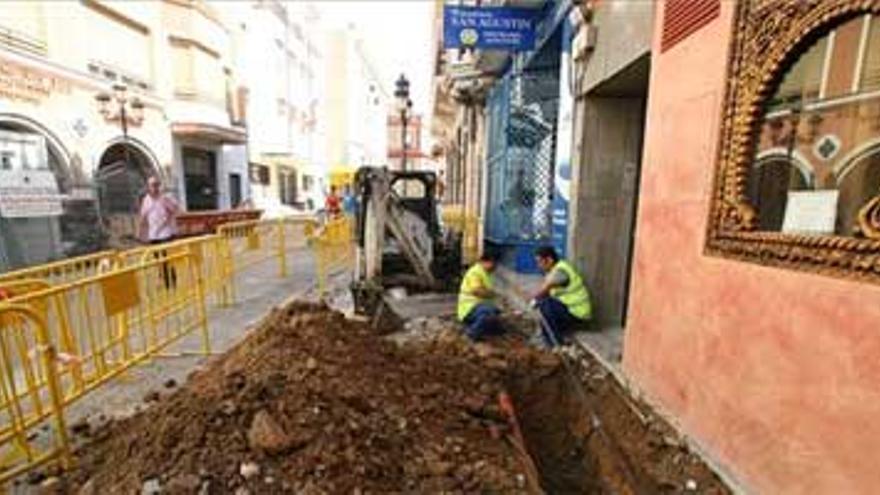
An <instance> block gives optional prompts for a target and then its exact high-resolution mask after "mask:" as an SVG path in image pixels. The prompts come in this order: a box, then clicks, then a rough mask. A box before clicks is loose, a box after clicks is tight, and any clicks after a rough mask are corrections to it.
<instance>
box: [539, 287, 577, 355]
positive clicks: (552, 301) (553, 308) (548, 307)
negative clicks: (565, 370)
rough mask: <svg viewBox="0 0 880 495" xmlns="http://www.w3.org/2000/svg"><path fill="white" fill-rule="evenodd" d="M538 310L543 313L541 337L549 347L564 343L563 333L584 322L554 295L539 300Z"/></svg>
mask: <svg viewBox="0 0 880 495" xmlns="http://www.w3.org/2000/svg"><path fill="white" fill-rule="evenodd" d="M537 308H538V311H539V312H540V313H541V319H542V321H541V338H542V339H543V340H544V344H545V345H547V346H548V347H555V346H557V345H559V344H561V343H562V339H563V335H564V334H566V333H568V332H569V330H571V329H572V328H573V327H574V326H575V325H577V324H578V323H581V322H583V320H581V319H580V318H578V317H576V316H574V315H573V314H571V313H570V312H569V311H568V308H567V307H566V306H565V304H562V301H560V300H559V299H556V298H553V297H545V298H543V299H539V300H538V301H537Z"/></svg>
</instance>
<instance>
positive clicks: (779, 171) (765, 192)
mask: <svg viewBox="0 0 880 495" xmlns="http://www.w3.org/2000/svg"><path fill="white" fill-rule="evenodd" d="M811 182H812V177H810V176H809V175H807V173H806V172H805V171H804V170H802V169H801V168H800V167H798V166H797V164H796V163H794V162H793V161H791V160H790V159H789V158H788V157H786V156H774V157H768V158H766V159H763V160H761V161H759V162H757V163H756V164H755V169H754V170H753V171H752V174H751V175H750V177H749V190H748V192H749V200H750V202H751V204H752V205H754V206H755V208H756V209H757V210H758V222H759V228H760V230H769V231H780V230H782V223H783V221H784V220H785V207H786V204H787V203H788V192H789V191H802V190H804V189H808V188H809V187H810V183H811Z"/></svg>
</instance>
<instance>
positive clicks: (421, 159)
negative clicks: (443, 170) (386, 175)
mask: <svg viewBox="0 0 880 495" xmlns="http://www.w3.org/2000/svg"><path fill="white" fill-rule="evenodd" d="M387 129H388V135H387V137H386V142H387V143H388V154H387V163H388V168H389V169H391V170H427V169H430V168H433V167H432V164H433V162H432V161H431V160H430V157H429V156H428V155H427V154H426V153H425V151H424V150H423V147H422V116H421V115H411V116H408V117H407V120H406V131H404V126H403V119H401V117H400V112H398V111H397V110H392V111H390V112H389V113H388V124H387ZM404 132H405V133H404ZM404 139H405V140H406V141H405V142H406V148H404V144H403V143H404ZM404 155H405V156H406V166H405V167H404V162H403V157H404Z"/></svg>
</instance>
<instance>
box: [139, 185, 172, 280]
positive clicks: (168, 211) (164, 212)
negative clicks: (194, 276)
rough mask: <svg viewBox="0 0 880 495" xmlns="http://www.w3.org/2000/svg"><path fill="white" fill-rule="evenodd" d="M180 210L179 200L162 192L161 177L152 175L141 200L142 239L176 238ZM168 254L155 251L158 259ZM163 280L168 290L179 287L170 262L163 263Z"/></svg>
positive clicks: (158, 240) (153, 242)
mask: <svg viewBox="0 0 880 495" xmlns="http://www.w3.org/2000/svg"><path fill="white" fill-rule="evenodd" d="M179 212H180V206H179V205H178V204H177V201H175V200H174V198H172V197H171V196H169V195H167V194H163V193H162V182H161V181H160V180H159V178H158V177H155V176H153V177H150V178H149V180H147V194H146V196H144V199H143V201H142V202H141V211H140V231H141V239H144V240H145V241H147V242H149V243H150V244H162V243H163V242H168V241H170V240H172V239H174V236H175V235H177V214H178V213H179ZM167 255H168V253H167V252H166V251H165V250H164V249H163V250H160V251H156V252H155V253H154V256H155V257H156V258H157V259H159V258H164V257H166V256H167ZM162 281H163V282H164V283H165V288H166V289H168V290H172V289H174V288H175V287H177V272H176V271H175V270H174V267H172V266H170V265H169V263H163V264H162Z"/></svg>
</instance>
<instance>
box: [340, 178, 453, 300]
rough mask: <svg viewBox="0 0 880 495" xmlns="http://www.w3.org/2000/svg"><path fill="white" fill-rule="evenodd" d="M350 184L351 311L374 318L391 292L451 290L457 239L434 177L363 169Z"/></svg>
mask: <svg viewBox="0 0 880 495" xmlns="http://www.w3.org/2000/svg"><path fill="white" fill-rule="evenodd" d="M354 186H355V196H356V199H357V214H356V222H355V240H356V244H357V245H356V253H357V254H356V256H357V258H356V263H355V275H354V280H353V282H352V295H353V296H354V303H355V311H356V312H358V313H360V314H372V313H373V312H375V310H376V308H377V307H378V305H379V304H380V302H381V299H382V297H383V295H384V293H385V291H386V290H388V289H391V288H403V289H406V290H407V291H408V292H432V291H441V292H442V291H449V290H450V289H454V288H455V286H456V284H457V283H458V277H459V276H460V273H461V260H462V258H461V236H460V235H459V234H457V233H453V232H450V231H446V230H445V229H444V227H443V225H442V223H441V220H440V207H439V203H438V201H437V194H436V191H437V176H436V174H434V173H433V172H419V171H411V172H394V171H389V170H388V169H386V168H379V167H362V168H360V169H359V170H358V171H357V173H356V174H355V180H354Z"/></svg>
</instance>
